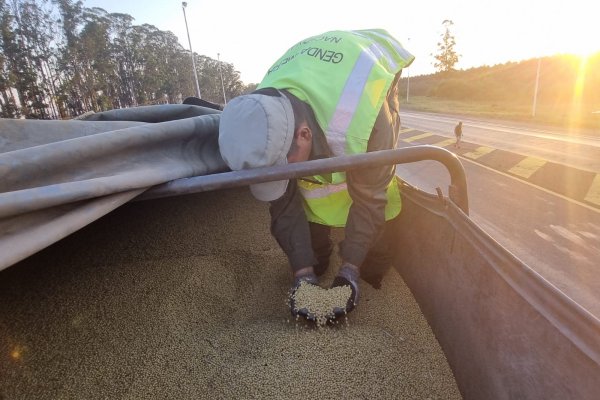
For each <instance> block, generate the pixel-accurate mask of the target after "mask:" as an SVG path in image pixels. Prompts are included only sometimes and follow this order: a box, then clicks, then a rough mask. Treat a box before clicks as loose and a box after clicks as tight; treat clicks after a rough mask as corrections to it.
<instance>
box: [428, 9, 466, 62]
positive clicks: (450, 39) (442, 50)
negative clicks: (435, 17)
mask: <svg viewBox="0 0 600 400" xmlns="http://www.w3.org/2000/svg"><path fill="white" fill-rule="evenodd" d="M442 25H443V26H444V33H442V34H441V35H440V37H441V41H439V42H438V43H437V47H438V52H437V54H431V55H432V56H433V57H434V58H435V59H436V60H437V61H436V62H434V63H433V66H434V67H435V68H436V69H437V70H438V72H448V71H453V70H454V65H455V64H456V63H457V62H458V57H459V55H458V54H457V53H456V51H455V50H454V46H456V40H455V39H454V35H453V34H452V33H450V27H451V26H452V25H454V22H452V20H449V19H445V20H444V22H442Z"/></svg>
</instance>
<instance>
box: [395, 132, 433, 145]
mask: <svg viewBox="0 0 600 400" xmlns="http://www.w3.org/2000/svg"><path fill="white" fill-rule="evenodd" d="M429 136H433V133H429V132H425V133H423V134H421V135H415V136H411V137H409V138H406V139H402V140H404V141H405V142H409V143H410V142H414V141H415V140H419V139H424V138H426V137H429Z"/></svg>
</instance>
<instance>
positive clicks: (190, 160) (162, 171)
mask: <svg viewBox="0 0 600 400" xmlns="http://www.w3.org/2000/svg"><path fill="white" fill-rule="evenodd" d="M219 113H220V111H217V110H213V109H210V108H205V107H199V106H193V105H183V104H177V105H175V104H171V105H160V106H144V107H136V108H130V109H121V110H113V111H108V112H104V113H97V114H91V115H89V116H87V117H86V118H85V120H68V121H36V120H11V119H0V270H2V269H4V268H6V267H8V266H10V265H12V264H14V263H16V262H18V261H20V260H22V259H24V258H26V257H28V256H30V255H31V254H34V253H35V252H37V251H39V250H41V249H43V248H44V247H47V246H49V245H51V244H52V243H54V242H57V241H58V240H60V239H62V238H64V237H65V236H67V235H69V234H71V233H73V232H75V231H77V230H78V229H80V228H82V227H84V226H85V225H87V224H89V223H90V222H93V221H95V220H96V219H98V218H100V217H102V216H103V215H105V214H107V213H109V212H110V211H112V210H114V209H115V208H117V207H119V206H120V205H122V204H124V203H126V202H128V201H129V200H131V199H133V198H134V197H136V196H137V195H139V194H140V193H142V192H144V191H145V190H146V189H148V188H149V187H151V186H154V185H157V184H160V183H164V182H168V181H171V180H173V179H178V178H185V177H190V176H197V175H205V174H210V173H214V172H221V171H227V170H228V168H227V166H226V165H225V163H224V162H223V160H222V158H221V156H220V153H219V149H218V141H217V139H218V126H219V117H220V115H219Z"/></svg>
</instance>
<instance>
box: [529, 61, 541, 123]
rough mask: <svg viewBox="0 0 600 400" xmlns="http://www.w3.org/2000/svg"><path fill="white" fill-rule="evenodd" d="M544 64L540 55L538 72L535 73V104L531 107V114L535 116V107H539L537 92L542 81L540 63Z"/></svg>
mask: <svg viewBox="0 0 600 400" xmlns="http://www.w3.org/2000/svg"><path fill="white" fill-rule="evenodd" d="M541 64H542V57H538V62H537V73H536V74H535V89H533V106H532V107H531V116H532V117H535V109H536V107H537V94H538V87H539V83H540V65H541Z"/></svg>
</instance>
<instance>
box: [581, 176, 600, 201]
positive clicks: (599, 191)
mask: <svg viewBox="0 0 600 400" xmlns="http://www.w3.org/2000/svg"><path fill="white" fill-rule="evenodd" d="M584 200H585V201H589V202H590V203H594V204H598V205H600V174H596V177H595V178H594V180H593V181H592V184H591V186H590V190H588V192H587V194H586V195H585V198H584Z"/></svg>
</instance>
